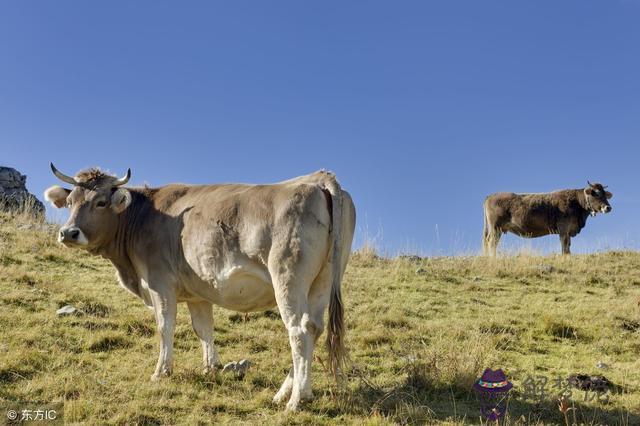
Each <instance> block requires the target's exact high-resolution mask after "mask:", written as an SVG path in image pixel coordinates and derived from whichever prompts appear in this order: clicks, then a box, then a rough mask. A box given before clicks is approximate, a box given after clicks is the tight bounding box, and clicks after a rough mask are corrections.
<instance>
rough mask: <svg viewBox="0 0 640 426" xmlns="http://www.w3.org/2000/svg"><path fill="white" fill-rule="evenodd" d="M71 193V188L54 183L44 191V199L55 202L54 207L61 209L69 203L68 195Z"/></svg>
mask: <svg viewBox="0 0 640 426" xmlns="http://www.w3.org/2000/svg"><path fill="white" fill-rule="evenodd" d="M70 193H71V190H70V189H67V188H63V187H61V186H58V185H53V186H52V187H51V188H49V189H47V190H46V191H44V199H45V200H47V201H48V202H50V203H51V204H53V206H54V207H56V208H59V209H60V208H62V207H65V206H66V205H67V197H68V196H69V194H70Z"/></svg>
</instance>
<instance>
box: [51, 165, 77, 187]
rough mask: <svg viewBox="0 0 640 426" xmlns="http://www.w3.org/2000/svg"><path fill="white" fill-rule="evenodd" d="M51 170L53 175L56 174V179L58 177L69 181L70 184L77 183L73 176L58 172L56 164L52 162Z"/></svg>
mask: <svg viewBox="0 0 640 426" xmlns="http://www.w3.org/2000/svg"><path fill="white" fill-rule="evenodd" d="M51 171H52V172H53V174H54V175H56V177H57V178H58V179H60V180H61V181H63V182H66V183H70V184H71V185H77V184H78V182H76V180H75V179H74V178H72V177H71V176H67V175H65V174H63V173H61V172H60V170H58V169H56V166H54V165H53V163H51Z"/></svg>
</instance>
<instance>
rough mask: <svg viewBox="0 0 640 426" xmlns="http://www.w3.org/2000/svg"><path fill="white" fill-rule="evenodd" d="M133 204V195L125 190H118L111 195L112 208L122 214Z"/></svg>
mask: <svg viewBox="0 0 640 426" xmlns="http://www.w3.org/2000/svg"><path fill="white" fill-rule="evenodd" d="M129 204H131V193H130V192H129V190H127V189H124V188H118V189H117V190H115V191H114V192H113V194H112V195H111V208H112V209H113V211H114V212H116V213H118V214H120V213H122V212H123V211H125V210H126V208H127V207H129Z"/></svg>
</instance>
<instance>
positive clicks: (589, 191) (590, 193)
mask: <svg viewBox="0 0 640 426" xmlns="http://www.w3.org/2000/svg"><path fill="white" fill-rule="evenodd" d="M584 193H585V194H587V195H593V189H591V188H585V190H584Z"/></svg>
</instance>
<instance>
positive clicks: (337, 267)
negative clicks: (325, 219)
mask: <svg viewBox="0 0 640 426" xmlns="http://www.w3.org/2000/svg"><path fill="white" fill-rule="evenodd" d="M327 177H328V179H326V181H325V188H326V190H328V191H329V193H330V194H331V217H332V225H331V239H332V247H331V295H330V299H329V324H328V326H329V327H328V331H327V350H328V352H329V366H330V368H331V371H332V372H333V375H334V378H336V379H337V378H338V375H339V373H340V371H342V370H343V367H344V361H345V357H346V348H345V344H344V334H345V329H344V307H343V305H342V294H341V290H340V287H341V281H342V272H343V270H344V268H343V267H344V265H343V264H342V263H343V253H342V250H343V247H342V246H343V244H342V234H343V232H344V231H345V230H343V229H342V228H343V221H342V213H343V210H342V206H343V194H342V188H341V187H340V184H339V183H338V181H337V180H336V177H335V175H334V174H333V173H329V172H327Z"/></svg>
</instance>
